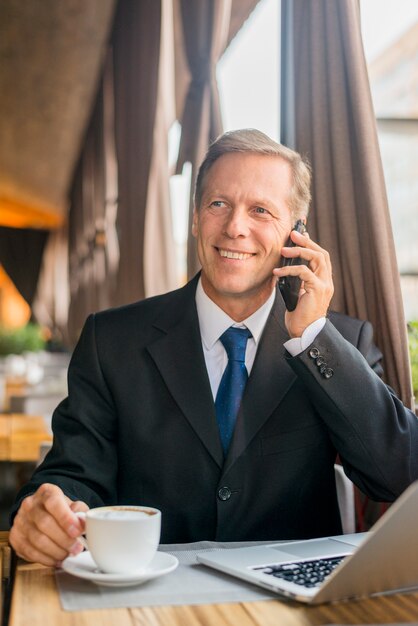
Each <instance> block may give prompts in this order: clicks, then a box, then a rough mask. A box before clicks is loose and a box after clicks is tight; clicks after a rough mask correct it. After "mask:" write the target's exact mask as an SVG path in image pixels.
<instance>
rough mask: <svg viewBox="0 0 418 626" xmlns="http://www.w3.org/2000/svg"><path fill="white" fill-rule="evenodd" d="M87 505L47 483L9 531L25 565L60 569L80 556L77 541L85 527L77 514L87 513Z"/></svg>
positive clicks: (26, 501)
mask: <svg viewBox="0 0 418 626" xmlns="http://www.w3.org/2000/svg"><path fill="white" fill-rule="evenodd" d="M87 510H88V506H87V505H86V504H85V503H84V502H73V501H72V500H70V499H69V498H67V496H66V495H64V493H63V491H62V490H61V489H60V488H59V487H57V486H56V485H51V484H49V483H45V484H43V485H41V486H40V487H39V488H38V489H37V491H36V492H35V493H34V494H32V495H30V496H27V497H26V498H25V499H24V500H23V501H22V504H21V505H20V508H19V510H18V512H17V514H16V517H15V519H14V522H13V526H12V528H11V530H10V535H9V539H10V543H11V545H12V546H13V548H14V550H15V551H16V554H17V555H18V556H20V557H22V558H23V559H25V560H26V561H33V562H37V563H42V564H43V565H50V566H54V565H55V566H57V565H59V564H60V563H61V562H62V561H63V560H64V559H65V558H66V557H67V556H68V555H69V554H72V555H76V554H79V553H80V552H81V551H82V549H83V546H82V545H81V543H80V541H78V540H77V537H79V536H80V535H81V534H82V532H83V529H84V523H83V521H82V520H80V519H79V518H78V517H77V516H76V515H75V513H76V512H77V511H87Z"/></svg>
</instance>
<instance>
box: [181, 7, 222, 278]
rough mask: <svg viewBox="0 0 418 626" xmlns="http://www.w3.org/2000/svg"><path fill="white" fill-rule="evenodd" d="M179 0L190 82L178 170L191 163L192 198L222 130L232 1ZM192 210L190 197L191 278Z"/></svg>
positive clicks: (193, 261)
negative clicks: (220, 72) (222, 66)
mask: <svg viewBox="0 0 418 626" xmlns="http://www.w3.org/2000/svg"><path fill="white" fill-rule="evenodd" d="M179 1H180V10H181V26H182V32H183V40H184V49H185V53H186V58H187V63H188V67H189V70H190V83H189V87H188V91H187V95H186V99H185V104H184V109H183V113H182V115H181V120H180V123H181V129H182V132H181V140H180V149H179V156H178V161H177V173H181V171H182V168H183V165H184V163H186V162H190V163H191V165H192V176H191V179H192V182H191V197H192V193H193V188H194V181H195V179H196V175H197V168H198V166H199V165H200V163H201V161H202V160H203V157H204V155H205V153H206V150H207V148H208V145H209V143H210V142H211V141H213V140H214V139H215V138H216V137H217V136H218V135H219V134H220V133H221V132H222V121H221V112H220V104H219V94H218V87H217V83H216V64H217V62H218V60H219V58H220V56H221V54H222V52H223V51H224V49H225V47H226V45H227V41H228V33H229V23H230V17H231V0H194V1H193V2H190V1H189V0H179ZM192 211H193V203H192V200H190V214H189V243H188V250H187V272H188V275H189V277H190V276H193V275H194V274H195V273H196V271H197V269H198V267H199V261H198V259H197V253H196V246H195V243H194V240H193V238H192V237H191V235H190V232H191V219H192Z"/></svg>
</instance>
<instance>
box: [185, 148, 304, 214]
mask: <svg viewBox="0 0 418 626" xmlns="http://www.w3.org/2000/svg"><path fill="white" fill-rule="evenodd" d="M200 182H201V184H200V189H199V190H197V191H198V192H199V197H198V196H197V197H196V202H199V201H202V199H203V198H204V197H205V195H207V194H208V193H212V192H213V191H217V192H222V191H223V190H231V191H232V190H237V189H242V191H243V192H244V191H245V192H246V193H250V192H251V191H252V192H254V194H255V195H260V196H264V197H266V198H268V197H269V196H271V198H272V199H273V198H275V197H278V196H280V197H283V196H286V197H287V196H289V195H290V192H291V189H292V185H293V176H292V168H291V166H290V164H289V163H288V162H287V161H286V160H285V159H283V158H282V157H280V156H277V155H266V154H259V153H254V152H230V153H226V154H223V155H222V156H220V157H218V158H217V159H216V160H215V161H214V162H213V163H211V165H210V167H208V169H207V170H206V171H205V172H204V175H203V177H202V178H201V181H200ZM198 208H199V207H198Z"/></svg>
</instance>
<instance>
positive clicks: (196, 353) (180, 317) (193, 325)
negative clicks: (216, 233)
mask: <svg viewBox="0 0 418 626" xmlns="http://www.w3.org/2000/svg"><path fill="white" fill-rule="evenodd" d="M196 282H197V281H196V280H194V281H192V282H191V283H189V284H188V285H186V287H185V288H184V289H183V290H181V291H180V293H181V295H182V296H183V298H181V297H180V298H179V299H178V300H176V301H173V303H172V305H171V306H169V307H167V309H166V312H165V313H164V314H163V315H162V316H161V317H160V318H159V319H158V320H157V321H156V322H155V324H154V325H155V326H156V327H157V328H159V329H160V330H161V331H163V332H162V333H161V337H160V338H159V339H157V340H156V341H155V342H154V343H152V344H151V345H149V346H148V351H149V353H150V355H151V357H152V358H153V360H154V362H155V364H156V366H157V367H158V369H159V371H160V373H161V376H162V377H163V379H164V381H165V383H166V385H167V387H168V389H169V390H170V393H171V394H172V396H173V398H174V399H175V401H176V402H177V404H178V405H179V407H180V409H181V410H182V411H183V413H184V415H185V417H186V418H187V420H188V421H189V422H190V424H191V426H192V428H193V429H194V431H195V432H196V434H197V435H198V437H199V438H200V439H201V441H202V443H203V445H204V446H205V447H206V449H207V450H208V452H209V453H210V455H211V456H212V457H213V459H214V460H215V461H216V463H217V464H218V465H219V466H220V467H222V465H223V452H222V446H221V443H220V438H219V432H218V425H217V422H216V415H215V407H214V402H213V397H212V392H211V388H210V383H209V377H208V373H207V369H206V364H205V358H204V355H203V349H202V340H201V337H200V329H199V322H198V316H197V311H196V305H195V291H196Z"/></svg>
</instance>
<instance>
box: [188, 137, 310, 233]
mask: <svg viewBox="0 0 418 626" xmlns="http://www.w3.org/2000/svg"><path fill="white" fill-rule="evenodd" d="M230 152H244V153H245V152H249V153H255V154H265V155H267V156H277V157H280V158H281V159H283V160H284V161H287V163H289V165H290V167H291V171H292V177H293V185H292V188H291V190H290V194H289V209H290V212H291V214H292V218H293V219H294V220H295V221H296V220H297V219H299V218H301V217H302V216H304V215H308V211H309V205H310V202H311V192H310V186H311V168H310V165H309V163H308V162H307V161H306V160H305V159H303V158H302V157H301V155H300V154H299V153H298V152H295V151H294V150H291V149H290V148H287V147H286V146H283V145H282V144H280V143H277V142H276V141H274V140H273V139H270V137H268V136H267V135H265V134H264V133H262V132H261V131H259V130H256V129H255V128H245V129H242V130H233V131H229V132H227V133H224V134H223V135H220V136H219V137H218V138H217V139H216V140H215V141H214V142H213V143H212V144H211V145H210V146H209V149H208V151H207V153H206V156H205V158H204V160H203V162H202V164H201V166H200V168H199V171H198V174H197V178H196V186H195V193H194V202H195V206H196V208H197V209H199V208H200V204H201V202H202V194H203V187H204V183H205V177H206V174H207V173H208V171H209V170H210V168H211V167H212V165H213V164H214V163H215V161H216V160H217V159H219V158H220V157H221V156H222V155H224V154H228V153H230Z"/></svg>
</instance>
